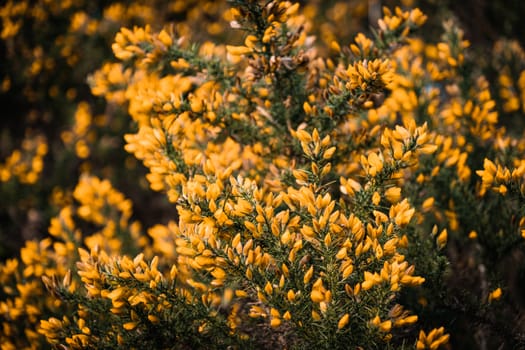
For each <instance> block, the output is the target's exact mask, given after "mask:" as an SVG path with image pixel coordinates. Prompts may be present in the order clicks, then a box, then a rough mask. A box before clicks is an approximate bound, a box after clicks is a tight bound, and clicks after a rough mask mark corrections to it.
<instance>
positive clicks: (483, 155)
mask: <svg viewBox="0 0 525 350" xmlns="http://www.w3.org/2000/svg"><path fill="white" fill-rule="evenodd" d="M46 3H47V2H46ZM48 3H49V4H54V2H52V1H49V2H48ZM148 5H150V6H148ZM365 5H366V3H364V4H363V3H362V2H356V3H355V4H352V5H348V4H346V5H345V4H343V3H342V2H341V3H340V2H330V4H325V5H324V6H326V7H323V6H322V5H321V3H320V2H315V1H312V2H307V3H306V4H304V6H301V5H300V4H299V3H293V2H291V1H277V0H274V1H257V0H232V1H228V2H227V3H223V2H208V1H203V2H197V1H195V2H184V1H175V2H173V3H172V4H171V5H169V6H168V7H167V8H166V9H164V10H166V12H165V15H164V16H163V17H162V21H161V23H157V24H160V26H159V27H158V28H157V27H154V24H153V23H151V22H153V19H154V18H155V16H154V15H155V14H158V15H159V16H160V14H161V13H163V7H162V6H161V4H156V3H154V4H144V5H141V6H143V7H140V9H142V10H143V11H144V13H146V14H149V15H144V17H143V19H144V22H146V23H139V24H140V25H135V26H133V25H129V26H126V23H123V24H122V25H123V26H122V27H121V28H120V29H119V30H118V32H116V33H115V35H114V42H113V44H112V45H111V49H112V51H113V54H114V58H115V59H113V60H112V59H109V58H107V59H106V57H104V59H105V60H102V59H101V60H99V61H97V62H96V63H97V65H98V66H99V69H98V70H96V71H93V72H92V73H91V74H89V75H88V74H87V73H86V76H85V78H86V79H87V82H88V83H89V85H90V89H91V93H92V96H91V95H86V96H88V97H89V98H86V100H79V101H76V102H75V101H74V100H75V99H74V98H70V100H71V101H72V102H71V103H72V105H73V108H71V111H70V114H68V115H69V119H70V120H72V121H73V122H71V123H72V126H71V127H68V128H66V129H62V131H61V133H60V139H61V141H62V145H60V146H58V145H54V147H55V149H54V150H51V152H52V154H53V155H55V157H57V158H58V157H60V154H62V153H64V152H66V153H67V152H69V154H68V155H67V156H61V157H62V158H59V159H61V161H62V162H63V163H67V160H68V159H76V161H75V162H76V163H75V164H77V165H79V166H80V171H79V173H80V174H79V177H78V182H77V183H76V185H75V186H74V188H68V187H67V186H65V185H62V186H61V185H60V183H56V184H55V186H56V187H54V188H53V190H52V191H51V193H50V194H49V198H45V200H49V202H50V204H49V205H50V207H51V209H49V210H50V211H52V212H53V214H51V215H50V216H52V217H51V218H50V220H49V228H48V235H47V236H46V237H44V238H42V239H34V240H28V241H27V242H26V243H25V245H24V247H23V248H22V249H21V250H20V255H19V257H17V258H12V259H7V260H6V261H5V262H4V263H3V264H2V265H1V266H0V267H1V269H2V273H1V274H0V279H1V282H2V286H3V287H2V292H1V298H0V320H1V322H2V331H1V332H0V342H1V344H2V348H5V349H19V348H35V349H36V348H59V349H63V348H67V349H106V348H109V349H110V348H122V347H129V348H137V349H140V348H148V347H149V348H154V349H199V348H206V349H211V348H218V349H224V348H231V349H249V348H254V349H259V348H262V349H273V348H279V349H280V348H283V349H310V348H320V349H390V348H392V349H394V348H395V349H408V348H412V349H413V348H416V349H438V348H450V347H451V346H455V347H458V348H468V347H471V348H472V347H479V348H497V347H500V348H521V347H525V329H524V327H523V321H524V320H523V316H522V315H521V311H523V307H524V303H525V300H523V297H522V295H523V291H524V286H523V285H522V284H520V283H521V282H520V279H522V278H523V276H524V275H525V268H524V261H525V260H524V253H525V251H524V248H525V247H524V239H525V156H524V152H525V143H524V141H523V130H522V129H519V128H518V127H519V126H520V125H522V123H520V122H514V121H513V118H512V115H518V116H523V110H524V109H523V108H522V107H523V106H525V95H524V94H523V92H524V91H525V87H524V86H525V83H524V79H523V75H524V74H525V67H522V66H520V65H523V61H520V60H519V57H522V56H523V50H522V49H521V47H520V46H519V44H517V43H516V42H508V41H505V42H504V41H501V42H499V43H497V44H496V46H495V51H496V52H504V53H505V54H506V55H507V56H505V55H501V57H500V59H499V61H497V62H490V65H489V63H487V64H478V61H477V60H476V57H475V56H473V55H471V54H470V51H469V46H470V43H469V42H468V41H467V40H466V39H465V38H464V34H463V31H462V30H461V29H460V28H459V26H458V25H457V24H456V23H455V22H454V21H453V20H449V21H446V22H445V23H444V25H443V35H442V37H441V38H440V39H439V40H436V38H434V40H430V39H427V38H425V36H424V35H420V36H418V35H419V33H423V34H424V23H425V22H426V20H427V16H426V15H425V14H423V13H422V12H421V11H420V10H419V9H417V8H416V9H406V10H403V9H401V8H399V7H396V8H394V9H393V10H390V9H389V8H386V7H385V8H383V10H382V11H383V12H382V17H381V18H380V19H379V20H378V21H377V24H376V25H375V26H374V27H373V29H372V30H371V31H369V32H368V33H364V32H357V29H356V32H355V33H352V34H351V35H350V34H349V33H348V31H349V30H350V29H349V28H352V26H349V28H345V29H340V30H338V25H340V24H341V23H342V21H344V18H343V17H342V16H340V15H338V10H337V9H339V10H345V11H348V12H350V13H352V14H355V15H356V16H357V17H356V19H359V14H361V15H362V14H363V13H364V10H363V6H365ZM10 6H11V7H10ZM27 6H29V5H27ZM50 6H51V5H50ZM56 6H57V7H53V6H51V7H50V8H52V9H55V10H56V11H58V9H60V6H59V5H56ZM80 6H87V7H88V5H87V4H86V5H84V4H80ZM93 6H95V5H93ZM126 6H128V5H126ZM137 6H139V5H137ZM352 6H355V7H352ZM14 8H16V6H15V5H14V4H13V3H9V5H6V6H5V7H4V9H3V12H2V19H3V21H4V22H3V23H4V24H3V31H2V37H3V39H4V40H10V38H12V37H14V35H15V34H16V32H17V30H18V29H17V28H18V26H21V25H22V24H17V23H22V22H13V19H12V18H14V17H13V14H14V13H19V12H20V11H19V12H17V11H15V9H14ZM109 8H111V9H112V12H111V13H112V14H113V15H112V16H113V17H114V16H115V14H116V13H119V14H122V13H124V12H125V11H124V8H127V9H128V11H131V13H132V14H135V15H138V14H139V13H142V11H137V12H134V11H132V10H131V9H132V8H134V7H133V6H132V5H129V7H125V5H123V4H120V3H119V4H114V5H111V6H110V7H109ZM109 8H108V9H106V11H108V12H104V13H105V14H104V16H103V18H106V17H107V16H109V15H108V13H110V12H109V11H110V10H109ZM323 8H324V9H325V11H324V12H323V11H322V10H321V9H323ZM62 9H64V8H62ZM316 9H318V10H319V11H320V13H322V14H323V16H321V17H320V18H321V19H322V20H320V18H316V16H315V14H316ZM20 13H21V12H20ZM93 13H96V11H94V12H93ZM175 14H177V15H175ZM150 15H151V16H150ZM172 15H173V16H172ZM10 16H11V17H10ZM67 16H70V13H69V12H67V13H66V15H65V17H67ZM79 16H80V17H81V18H79ZM86 16H87V15H86V14H85V13H84V15H81V14H78V13H77V14H76V15H75V16H73V17H72V18H74V20H73V19H71V23H72V25H73V24H75V25H74V28H80V27H82V28H86V29H85V30H87V31H88V32H87V34H88V37H89V35H90V34H92V35H93V36H94V37H96V36H97V35H98V34H95V33H97V28H100V27H99V26H98V25H97V24H92V25H91V26H90V25H89V23H90V22H89V19H88V18H87V17H86ZM112 16H110V17H111V18H113V17H112ZM128 16H130V15H129V14H127V15H123V16H122V17H123V18H122V20H123V19H129V18H130V17H128ZM117 17H118V16H117ZM131 17H132V16H131ZM182 17H183V18H182ZM184 19H185V20H184ZM172 20H173V21H174V22H175V24H171V25H170V24H169V22H170V21H172ZM200 20H202V21H203V22H205V23H206V25H205V26H203V27H201V28H200V29H199V26H198V21H200ZM329 20H332V22H329ZM10 21H11V22H10ZM98 21H100V23H102V22H104V19H99V20H98ZM177 21H178V22H177ZM80 22H82V23H81V24H79V23H80ZM123 22H125V21H124V20H123ZM97 23H99V22H97ZM148 23H151V24H148ZM326 23H328V24H326ZM325 24H326V25H325ZM352 25H356V24H352ZM83 26H87V27H83ZM356 26H357V25H356ZM89 28H92V29H89ZM421 31H423V32H421ZM13 33H14V34H13ZM105 35H106V32H104V34H101V36H102V37H105ZM346 36H351V39H350V40H349V41H348V42H344V41H342V40H339V39H338V37H346ZM79 44H80V43H79ZM108 46H109V44H108ZM66 56H67V55H66ZM516 58H518V59H516ZM50 66H51V65H50ZM498 67H499V68H498ZM501 67H504V68H501ZM54 69H59V68H58V67H55V68H54ZM68 69H69V68H68ZM496 69H499V71H497V70H496ZM516 72H519V74H518V73H516ZM493 75H497V77H498V78H497V80H496V81H495V82H494V83H493V82H492V80H490V79H492V78H491V77H492V76H493ZM6 79H7V80H6ZM5 81H10V80H9V79H8V78H4V82H5ZM4 85H6V91H8V90H9V87H8V86H7V85H8V83H4ZM97 98H98V99H97ZM91 100H92V101H95V102H90V101H91ZM101 107H102V108H101ZM98 108H101V109H100V115H96V113H98V112H96V113H95V115H94V114H93V112H94V111H98ZM500 115H502V116H504V117H505V123H501V122H500V121H499V120H498V118H499V117H500ZM504 125H511V126H513V128H512V129H513V130H511V131H510V132H508V131H507V130H506V127H505V126H504ZM105 135H111V138H110V140H116V139H118V141H116V142H115V141H114V142H107V143H104V142H103V141H104V140H106V141H107V140H108V139H107V138H105V137H106V136H105ZM119 135H121V136H122V139H123V140H124V142H123V144H122V145H121V144H120V143H121V142H122V141H121V140H122V139H120V138H118V137H119ZM104 145H106V151H105V153H104V152H102V151H101V149H100V147H102V148H103V146H104ZM119 146H122V147H120V148H122V149H124V150H125V151H126V152H127V153H128V154H129V155H132V156H133V157H129V156H127V157H126V156H125V155H120V153H117V152H118V151H117V149H118V148H119ZM60 147H62V148H60ZM48 152H50V150H49V147H48V143H46V141H45V139H43V138H38V137H32V135H31V134H28V136H27V138H26V140H25V141H24V143H23V144H22V147H21V150H15V151H13V152H12V153H11V154H10V155H9V156H8V157H7V158H6V160H5V162H4V163H3V164H2V167H1V168H0V181H2V186H3V187H2V191H5V192H6V193H8V191H9V190H11V191H13V189H14V188H18V187H17V186H44V185H43V184H44V182H45V179H42V178H41V174H42V172H43V171H45V168H44V166H45V164H46V158H45V157H46V154H48ZM112 153H113V154H118V155H117V156H116V157H115V158H114V162H113V163H112V164H110V165H103V166H101V168H102V170H99V169H98V168H97V165H99V164H101V163H104V160H106V161H107V160H108V159H111V157H110V156H111V154H112ZM68 157H69V158H68ZM98 157H100V158H98ZM116 159H118V160H119V161H121V162H120V163H117V162H116ZM137 161H140V162H141V163H142V164H143V165H144V169H145V174H144V177H142V175H141V174H142V168H138V166H137ZM119 167H120V168H119ZM113 168H117V169H115V170H113ZM118 168H119V169H118ZM104 175H106V176H104ZM139 175H140V179H137V181H136V182H131V180H128V181H129V182H128V184H130V183H132V184H133V185H134V188H133V189H130V191H131V192H132V193H133V194H134V195H135V194H136V193H137V192H146V191H154V192H160V193H162V194H163V196H164V197H165V202H163V203H162V208H163V210H164V211H165V213H167V214H164V215H165V216H164V217H169V219H168V220H159V221H158V222H157V223H154V224H151V225H147V226H145V225H144V224H142V223H141V222H140V220H138V219H137V218H136V216H134V214H133V207H139V208H140V207H147V206H149V205H151V206H153V207H154V208H158V204H155V203H152V202H149V203H141V202H140V201H138V202H137V201H135V202H134V201H133V200H131V199H129V198H126V197H127V194H125V193H124V192H125V191H124V192H121V191H119V190H117V189H116V187H114V185H112V182H113V184H115V185H118V184H119V181H122V177H128V178H131V177H134V176H137V177H138V176H139ZM105 177H108V178H111V177H112V178H113V179H112V181H110V180H109V179H106V178H105ZM144 180H146V181H144ZM123 183H126V182H123ZM38 184H40V185H38ZM145 185H146V186H149V189H148V188H146V186H145ZM45 186H48V187H49V186H51V185H49V184H48V185H45ZM132 187H133V186H132ZM11 196H16V194H15V193H13V192H11ZM143 198H148V199H151V200H153V199H152V198H156V197H143ZM156 200H158V199H156ZM149 222H151V220H150V221H149Z"/></svg>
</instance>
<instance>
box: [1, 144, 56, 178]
mask: <svg viewBox="0 0 525 350" xmlns="http://www.w3.org/2000/svg"><path fill="white" fill-rule="evenodd" d="M47 152H48V145H47V142H46V139H45V137H44V136H43V135H27V136H26V138H25V139H24V140H23V142H22V147H21V148H20V149H17V150H14V151H13V152H12V153H11V154H10V155H9V156H8V157H7V158H6V160H5V162H4V164H0V182H8V181H10V180H11V179H12V178H17V179H18V181H20V183H22V184H34V183H35V182H37V181H38V178H39V177H40V175H41V174H42V170H43V169H44V157H45V156H46V154H47Z"/></svg>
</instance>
